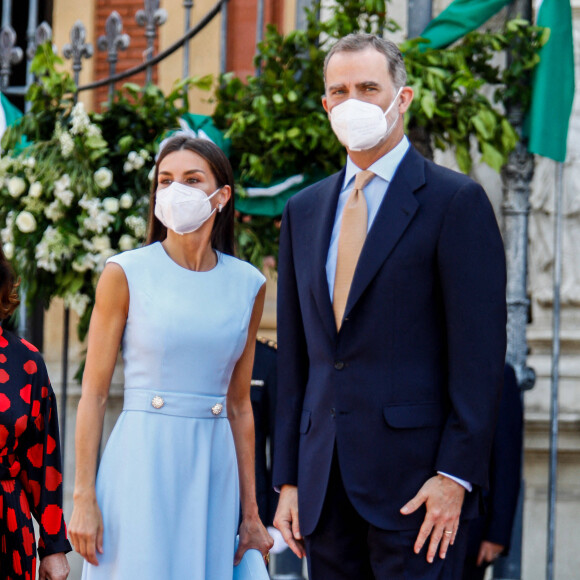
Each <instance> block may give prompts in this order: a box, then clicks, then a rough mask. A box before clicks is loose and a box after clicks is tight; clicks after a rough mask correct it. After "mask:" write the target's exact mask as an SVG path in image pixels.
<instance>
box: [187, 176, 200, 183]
mask: <svg viewBox="0 0 580 580" xmlns="http://www.w3.org/2000/svg"><path fill="white" fill-rule="evenodd" d="M187 183H199V179H198V178H197V177H190V178H189V179H188V180H187Z"/></svg>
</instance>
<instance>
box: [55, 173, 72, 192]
mask: <svg viewBox="0 0 580 580" xmlns="http://www.w3.org/2000/svg"><path fill="white" fill-rule="evenodd" d="M69 187H70V177H69V174H68V173H65V174H64V175H61V176H60V177H59V178H58V179H57V180H56V181H55V182H54V189H55V190H56V191H63V190H65V189H68V188H69Z"/></svg>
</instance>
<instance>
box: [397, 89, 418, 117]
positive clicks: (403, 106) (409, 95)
mask: <svg viewBox="0 0 580 580" xmlns="http://www.w3.org/2000/svg"><path fill="white" fill-rule="evenodd" d="M414 96H415V93H414V92H413V89H412V88H411V87H403V90H402V91H401V94H400V95H399V98H400V99H401V102H400V103H399V113H401V115H402V114H403V113H406V112H407V109H408V108H409V107H410V106H411V102H412V101H413V97H414Z"/></svg>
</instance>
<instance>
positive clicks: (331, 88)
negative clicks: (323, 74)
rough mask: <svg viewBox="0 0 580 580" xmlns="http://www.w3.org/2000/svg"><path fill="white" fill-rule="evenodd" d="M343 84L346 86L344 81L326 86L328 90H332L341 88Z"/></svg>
mask: <svg viewBox="0 0 580 580" xmlns="http://www.w3.org/2000/svg"><path fill="white" fill-rule="evenodd" d="M345 86H346V85H345V84H344V83H336V84H334V85H330V86H329V87H328V90H329V91H333V90H336V89H343V88H344V87H345Z"/></svg>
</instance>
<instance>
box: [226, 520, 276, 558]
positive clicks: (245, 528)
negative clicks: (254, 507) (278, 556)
mask: <svg viewBox="0 0 580 580" xmlns="http://www.w3.org/2000/svg"><path fill="white" fill-rule="evenodd" d="M239 532H240V543H239V544H238V549H237V551H236V554H235V555H234V566H237V565H238V564H239V563H240V561H241V559H242V556H243V555H244V553H245V552H246V550H249V549H251V548H254V549H256V550H258V551H259V552H260V554H262V556H264V560H266V563H267V562H268V559H269V558H268V555H269V553H270V548H271V547H272V546H273V545H274V540H273V539H272V536H270V534H269V533H268V530H266V528H265V527H264V524H262V522H261V520H260V518H259V517H253V518H249V517H248V518H244V519H243V520H242V525H241V526H240V530H239Z"/></svg>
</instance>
